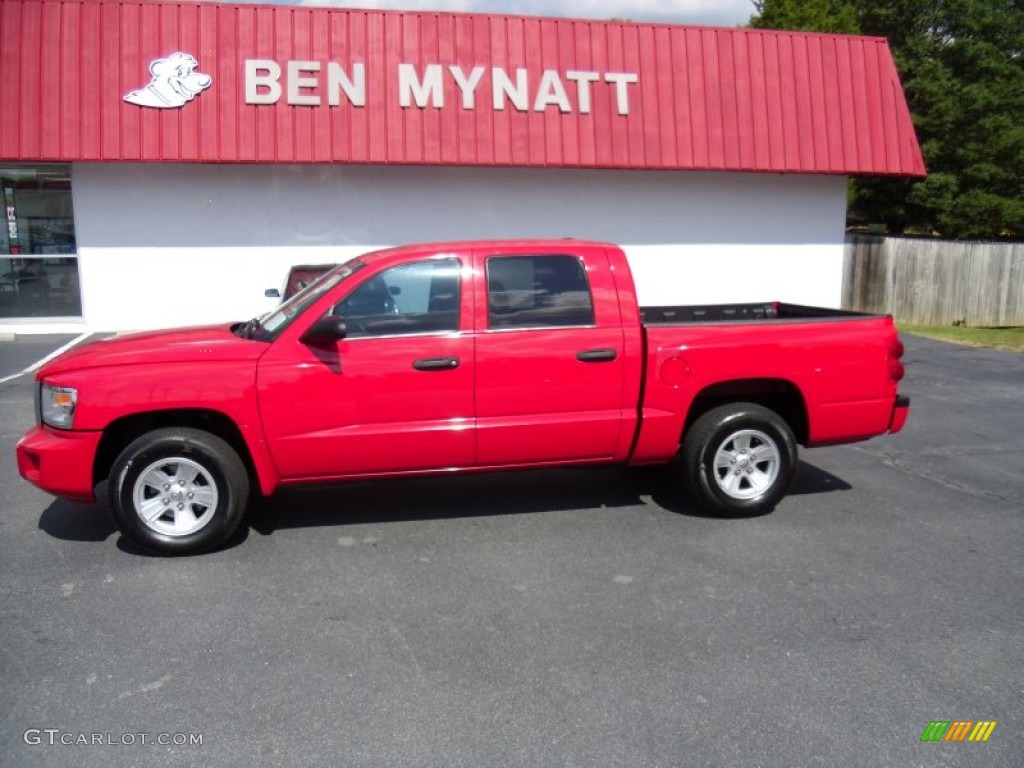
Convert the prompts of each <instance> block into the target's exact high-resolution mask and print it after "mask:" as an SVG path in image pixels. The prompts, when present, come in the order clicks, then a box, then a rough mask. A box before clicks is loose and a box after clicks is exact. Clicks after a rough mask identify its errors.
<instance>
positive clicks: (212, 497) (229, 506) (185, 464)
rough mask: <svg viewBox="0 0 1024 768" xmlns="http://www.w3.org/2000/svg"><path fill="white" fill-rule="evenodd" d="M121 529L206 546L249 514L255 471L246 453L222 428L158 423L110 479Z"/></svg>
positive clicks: (191, 547)
mask: <svg viewBox="0 0 1024 768" xmlns="http://www.w3.org/2000/svg"><path fill="white" fill-rule="evenodd" d="M108 494H109V503H110V511H111V514H112V515H113V517H114V522H115V523H116V524H117V527H118V529H119V530H120V531H121V533H122V534H124V535H125V536H126V537H128V538H129V539H131V540H132V541H134V542H136V543H137V544H140V545H141V546H143V547H145V548H146V549H151V550H155V551H157V552H164V553H168V554H192V553H196V552H203V551H206V550H209V549H212V548H214V547H216V546H217V545H219V544H222V543H223V542H224V541H225V540H226V539H227V538H228V537H229V536H230V535H231V534H232V533H234V532H235V530H236V529H237V528H238V525H239V523H241V521H242V516H243V515H244V514H245V507H246V504H247V502H248V499H249V478H248V475H247V473H246V471H245V465H244V464H243V463H242V460H241V459H240V458H239V457H238V453H237V452H236V451H235V450H234V449H233V448H232V447H231V446H230V445H228V444H227V443H226V442H225V441H224V440H222V439H221V438H219V437H217V436H216V435H213V434H210V433H209V432H204V431H202V430H199V429H191V428H186V427H181V428H170V429H157V430H154V431H152V432H148V433H146V434H144V435H142V436H141V437H139V438H138V439H136V440H134V441H133V442H132V443H130V444H129V445H128V447H126V448H125V449H124V450H123V451H122V452H121V455H120V456H118V458H117V460H116V461H115V462H114V466H113V469H112V470H111V472H110V483H109V486H108Z"/></svg>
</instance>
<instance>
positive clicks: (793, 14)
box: [750, 0, 859, 35]
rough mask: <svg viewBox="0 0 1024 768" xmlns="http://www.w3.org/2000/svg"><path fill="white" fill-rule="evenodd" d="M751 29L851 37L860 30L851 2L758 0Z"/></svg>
mask: <svg viewBox="0 0 1024 768" xmlns="http://www.w3.org/2000/svg"><path fill="white" fill-rule="evenodd" d="M750 26H752V27H754V28H755V29H790V30H795V31H798V32H834V33H837V34H847V35H855V34H857V32H858V31H859V28H858V26H857V13H856V11H855V10H854V7H853V5H852V3H851V2H850V0H754V15H753V16H751V17H750Z"/></svg>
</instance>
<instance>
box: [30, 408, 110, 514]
mask: <svg viewBox="0 0 1024 768" xmlns="http://www.w3.org/2000/svg"><path fill="white" fill-rule="evenodd" d="M101 435H102V433H100V432H71V431H68V432H65V431H62V430H57V429H51V428H50V427H45V426H35V427H32V429H30V430H29V431H28V432H26V433H25V436H24V437H23V438H21V440H19V441H18V447H17V454H18V472H20V473H21V476H22V477H24V478H25V479H26V480H28V481H29V482H30V483H32V485H35V486H37V487H39V488H42V489H43V490H44V491H46V492H47V493H52V494H53V495H54V496H61V497H62V498H65V499H71V500H72V501H78V502H93V501H95V500H96V495H95V493H94V492H93V485H92V468H93V463H94V461H95V459H96V449H97V447H98V446H99V443H100V437H101Z"/></svg>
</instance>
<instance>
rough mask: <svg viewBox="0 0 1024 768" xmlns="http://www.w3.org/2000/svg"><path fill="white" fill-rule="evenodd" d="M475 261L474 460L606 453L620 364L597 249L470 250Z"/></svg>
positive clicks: (611, 289)
mask: <svg viewBox="0 0 1024 768" xmlns="http://www.w3.org/2000/svg"><path fill="white" fill-rule="evenodd" d="M475 267H476V268H475V270H474V279H475V280H476V286H477V295H478V296H481V297H486V300H478V301H477V302H476V305H477V306H476V313H477V322H476V324H477V328H478V329H481V330H480V332H479V333H478V336H477V358H476V386H477V402H476V417H477V421H476V423H477V462H478V464H480V465H483V466H495V465H510V464H513V465H514V464H519V463H536V462H553V463H554V462H560V461H580V460H595V461H596V460H601V459H608V458H611V457H613V456H614V455H615V451H616V445H617V443H618V440H619V434H620V430H621V429H622V428H623V416H624V412H623V409H624V403H623V400H624V391H625V390H624V387H623V384H624V381H623V377H624V375H625V366H624V361H623V357H624V354H623V328H622V321H621V319H620V316H619V309H618V302H617V300H616V293H615V286H614V282H613V279H612V276H611V273H610V270H609V268H608V264H607V258H606V256H605V255H604V253H603V251H600V250H595V251H594V252H593V260H591V254H589V253H588V257H587V261H586V262H584V260H583V259H582V258H581V257H580V256H579V255H578V254H573V253H571V252H567V253H557V252H548V253H536V252H529V251H525V252H522V251H520V252H507V251H501V252H489V251H478V252H477V253H476V254H475ZM632 407H634V408H635V403H634V404H633V406H632Z"/></svg>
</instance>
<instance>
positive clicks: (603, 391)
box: [17, 240, 909, 553]
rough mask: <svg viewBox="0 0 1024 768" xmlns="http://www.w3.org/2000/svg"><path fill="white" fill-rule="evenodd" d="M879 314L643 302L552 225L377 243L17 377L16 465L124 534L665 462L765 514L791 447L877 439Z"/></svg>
mask: <svg viewBox="0 0 1024 768" xmlns="http://www.w3.org/2000/svg"><path fill="white" fill-rule="evenodd" d="M902 354H903V346H902V344H900V342H899V339H898V336H897V333H896V330H895V328H894V327H893V324H892V320H891V318H889V317H883V316H873V315H863V314H856V313H852V312H842V311H838V310H830V309H819V308H813V307H803V306H796V305H788V304H782V303H768V304H740V305H716V306H703V307H695V306H679V307H641V306H640V305H639V304H638V302H637V297H636V292H635V289H634V285H633V279H632V276H631V274H630V271H629V266H628V264H627V262H626V257H625V255H624V254H623V252H622V250H620V249H619V248H617V247H615V246H613V245H607V244H603V243H589V242H579V241H573V240H550V241H521V242H519V241H515V242H504V241H488V242H465V243H441V244H431V245H415V246H409V247H403V248H393V249H388V250H383V251H378V252H375V253H370V254H367V255H365V256H361V257H359V258H357V259H354V260H352V261H349V262H347V263H345V264H342V265H340V266H338V267H337V268H335V269H333V270H331V271H330V272H328V273H327V274H325V275H324V276H322V277H321V278H320V279H319V280H317V281H316V282H314V283H313V284H311V285H309V286H308V287H306V288H304V289H303V290H302V291H301V292H299V293H298V294H296V295H295V296H293V297H292V298H290V299H288V300H287V301H285V302H284V303H283V304H282V305H281V306H280V307H279V308H278V309H277V310H276V311H274V312H272V313H270V314H268V315H265V316H262V317H260V318H257V319H254V320H251V321H249V322H248V323H234V324H230V325H228V324H225V325H218V326H211V327H202V328H188V329H182V330H171V331H159V332H152V333H139V334H133V335H128V336H123V337H120V338H112V339H107V340H102V341H97V342H94V343H91V344H88V345H85V346H82V347H79V348H76V349H73V350H71V351H70V352H67V353H65V354H64V355H62V356H60V357H58V358H57V359H55V360H53V361H52V362H50V363H49V364H47V365H46V366H44V367H43V368H42V369H41V370H40V371H39V372H38V374H37V376H36V379H37V382H36V396H37V399H36V401H37V420H38V425H37V426H35V427H33V428H32V429H31V430H30V431H29V432H28V433H27V434H26V435H25V436H24V437H23V438H22V440H21V441H20V442H19V443H18V447H17V454H18V468H19V470H20V472H21V474H22V476H23V477H25V478H26V479H27V480H29V481H30V482H32V483H34V484H36V485H37V486H39V487H40V488H42V489H43V490H45V491H48V492H49V493H52V494H55V495H57V496H62V497H66V498H69V499H73V500H76V501H93V500H95V491H94V489H95V488H96V486H97V485H98V484H99V483H100V482H101V481H103V480H109V482H108V484H107V493H108V496H109V507H110V510H111V512H112V514H113V516H114V518H115V520H116V522H117V525H118V527H119V528H120V530H121V531H122V533H123V534H124V535H125V536H127V537H129V538H131V539H133V540H134V541H136V542H137V543H139V544H141V545H143V546H145V547H148V548H150V549H154V550H159V551H164V552H175V553H186V552H196V551H201V550H206V549H210V548H212V547H215V546H217V545H218V544H220V543H222V542H223V541H224V540H225V539H226V538H227V537H228V536H230V535H231V533H232V532H233V531H234V530H235V529H236V528H237V526H238V525H239V523H240V522H241V520H242V517H243V514H244V512H245V508H246V505H247V502H248V499H249V496H250V492H251V491H257V492H261V493H263V494H271V493H273V492H274V490H275V489H276V488H278V487H279V486H281V485H285V484H295V483H310V482H322V481H333V480H343V479H347V478H357V477H381V476H391V475H411V474H426V473H444V472H450V471H453V470H491V469H502V468H518V467H541V466H559V465H570V464H573V465H578V464H598V463H608V462H628V463H630V464H634V465H643V464H668V463H672V462H674V463H675V464H676V465H677V466H678V469H679V472H680V474H681V476H682V480H683V481H684V482H685V484H686V485H687V486H688V487H689V489H690V491H691V493H692V494H693V495H694V496H695V498H696V500H697V501H698V502H699V503H700V504H701V505H702V506H704V507H706V508H708V509H710V510H713V511H716V512H719V513H721V514H726V515H729V514H733V515H737V514H753V513H756V512H758V511H763V510H766V509H770V508H771V507H773V506H774V505H775V504H776V503H777V502H778V501H779V500H780V499H781V498H782V497H783V495H784V494H785V493H786V490H787V487H788V486H789V484H790V481H791V479H792V477H793V473H794V471H795V469H796V463H797V454H796V445H797V444H798V443H799V444H802V445H805V446H817V445H827V444H834V443H848V442H853V441H857V440H865V439H867V438H869V437H872V436H874V435H879V434H882V433H884V432H887V431H888V432H898V431H899V430H900V429H901V428H902V427H903V424H904V422H905V420H906V418H907V414H908V411H909V401H908V399H907V398H905V397H902V396H900V395H899V394H898V392H897V384H898V382H899V381H900V379H901V378H902V376H903V366H902V364H901V363H900V357H901V355H902Z"/></svg>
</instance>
